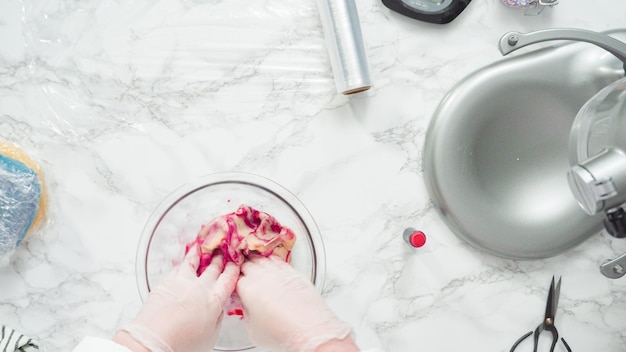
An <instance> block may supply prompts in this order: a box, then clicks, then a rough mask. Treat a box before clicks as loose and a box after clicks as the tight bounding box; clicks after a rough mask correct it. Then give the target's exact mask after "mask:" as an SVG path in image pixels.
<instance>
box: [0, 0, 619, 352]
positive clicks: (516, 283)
mask: <svg viewBox="0 0 626 352" xmlns="http://www.w3.org/2000/svg"><path fill="white" fill-rule="evenodd" d="M358 8H359V13H360V18H361V28H362V31H363V35H364V40H365V45H366V51H367V56H368V60H369V63H370V68H371V74H372V77H373V81H374V84H373V89H371V90H369V91H367V92H365V93H360V94H358V95H353V96H350V97H346V96H342V95H338V94H337V93H336V90H335V86H334V79H333V75H332V71H331V68H330V65H329V61H328V55H327V51H326V48H325V42H324V38H323V34H322V28H321V21H320V19H319V16H318V12H317V7H316V3H315V1H314V0H265V1H243V0H180V1H153V0H135V1H129V2H126V1H99V0H87V1H60V0H51V1H31V0H21V1H18V0H6V1H2V2H0V43H1V45H0V140H2V141H8V142H12V143H15V144H17V145H18V146H20V147H21V148H22V149H24V150H25V151H27V152H28V153H29V154H30V155H31V157H33V158H34V159H35V160H37V161H38V162H39V164H40V165H41V167H42V169H43V173H44V175H45V179H46V183H47V186H48V188H49V197H50V214H49V218H48V219H49V221H48V224H46V226H45V227H44V228H42V229H41V230H40V231H39V232H37V233H35V234H34V235H33V236H31V237H30V238H29V239H28V240H27V241H26V243H25V244H24V245H23V246H21V247H20V248H19V250H18V251H17V253H16V255H15V257H14V258H13V262H12V263H11V265H10V266H8V267H5V268H0V287H1V289H0V323H1V324H7V325H9V326H11V327H13V328H15V329H17V330H19V331H21V332H23V333H26V334H28V335H30V336H33V337H35V338H36V339H38V340H39V342H40V344H41V345H42V346H43V347H45V350H47V351H69V350H71V349H72V348H73V346H75V345H76V344H77V343H78V341H79V340H80V339H81V338H82V337H83V336H84V335H95V336H105V337H106V336H110V335H111V334H112V333H113V332H114V330H115V329H116V327H118V326H119V325H120V324H121V323H123V322H125V321H127V320H128V319H129V318H130V317H131V316H132V315H133V314H134V313H135V312H136V310H137V309H138V307H139V305H140V298H139V295H138V292H137V288H136V284H135V251H136V247H137V242H138V239H139V236H140V234H141V231H142V228H143V225H144V223H145V221H146V220H147V218H148V216H149V215H150V213H151V211H152V210H153V209H154V207H155V206H156V205H157V203H158V202H159V201H160V200H161V199H162V198H163V197H164V196H165V195H166V194H168V193H169V192H170V191H172V190H173V189H175V188H176V187H178V186H179V185H182V184H184V183H186V182H188V181H190V180H193V179H196V178H198V177H200V176H202V175H205V174H208V173H213V172H218V171H245V172H251V173H255V174H259V175H262V176H265V177H268V178H270V179H272V180H274V181H276V182H278V183H280V184H282V185H283V186H285V187H286V188H288V189H290V190H291V191H292V192H293V193H295V194H296V195H297V196H298V197H299V198H300V200H301V201H302V202H303V203H304V204H305V205H306V206H307V208H308V209H309V210H310V212H311V213H312V215H313V217H314V218H315V219H316V221H317V223H318V225H319V227H320V229H321V232H322V235H323V237H324V241H325V245H326V258H327V282H326V290H325V291H326V299H327V302H328V303H329V305H330V306H331V307H332V308H333V310H334V311H335V312H336V313H337V314H338V315H339V316H340V317H341V318H342V319H344V320H346V321H347V322H349V323H350V324H352V326H353V327H354V331H355V333H356V338H357V341H358V343H359V344H360V345H361V346H362V347H363V348H372V347H382V348H385V349H386V350H387V351H394V352H400V351H508V350H509V348H510V347H511V345H512V343H513V342H514V341H515V340H516V339H517V338H518V337H519V336H520V335H521V334H523V333H524V332H527V331H530V330H531V329H534V327H535V326H536V325H537V324H538V323H539V322H540V320H541V318H542V314H543V312H544V309H545V300H546V292H547V288H548V286H549V282H550V279H551V277H552V275H554V274H557V275H562V276H563V286H562V289H561V299H560V302H559V311H558V317H557V319H558V320H557V327H558V328H559V330H560V333H561V335H562V336H564V337H566V339H567V340H568V342H569V344H570V346H571V347H572V350H573V351H626V318H625V317H626V279H621V280H610V279H607V278H605V277H603V276H602V275H601V274H600V273H599V270H598V266H599V265H600V264H601V263H602V261H604V260H605V259H607V258H612V257H615V256H617V255H619V254H621V253H623V252H625V251H626V241H623V240H616V239H612V238H609V236H607V235H606V234H601V235H598V236H595V237H593V238H591V239H589V240H588V241H586V242H585V243H583V244H582V245H580V246H578V247H576V248H574V249H572V250H570V251H568V252H566V253H564V254H562V255H559V256H556V257H553V258H549V259H544V260H536V261H511V260H507V259H501V258H497V257H494V256H490V255H488V254H485V253H483V252H481V251H478V250H476V249H474V248H473V247H471V246H469V245H468V244H466V243H465V242H463V241H462V240H460V239H458V238H457V237H456V236H454V235H453V234H452V232H451V231H450V230H448V229H447V228H446V227H445V225H444V224H443V222H442V221H441V219H440V217H439V216H438V214H437V213H436V211H435V210H434V208H433V205H432V203H431V202H430V200H429V198H428V194H427V192H426V189H425V186H424V184H423V179H422V171H423V170H422V162H421V153H422V150H423V140H424V135H425V131H426V128H427V126H428V123H429V120H430V118H431V116H432V114H433V111H434V110H435V108H436V107H437V105H438V103H439V101H440V100H441V99H442V98H443V96H444V95H445V93H446V92H447V91H449V90H450V89H451V88H452V87H453V86H454V85H455V84H456V83H457V82H458V81H459V80H460V79H462V78H463V77H465V76H466V75H467V74H469V73H471V72H473V71H475V70H477V69H479V68H481V67H483V66H485V65H487V64H490V63H493V62H495V61H497V60H501V58H502V57H501V55H500V54H499V52H498V50H497V48H496V43H497V41H498V39H499V38H500V36H501V35H502V34H504V33H506V32H508V31H511V30H518V31H522V32H528V31H532V30H538V29H545V28H552V27H575V28H583V29H589V30H594V31H604V30H609V29H614V28H623V27H624V26H625V25H626V2H624V1H623V0H605V1H598V0H587V1H571V0H569V1H568V0H564V1H561V4H559V5H557V6H556V7H554V8H552V9H547V10H546V11H544V13H543V14H541V15H540V16H537V17H528V16H524V15H523V13H522V11H520V10H515V9H511V8H507V7H505V6H504V5H503V4H502V3H501V1H500V0H483V1H473V2H472V3H471V4H470V5H469V6H468V8H467V9H466V10H465V12H463V13H462V14H461V15H460V17H458V18H457V19H456V20H454V21H453V22H452V23H450V24H447V25H433V24H427V23H422V22H417V21H414V20H411V19H408V18H404V17H402V16H400V15H397V14H395V13H390V11H389V10H388V9H387V8H385V7H384V6H383V5H382V3H381V2H380V1H378V0H359V1H358ZM408 226H412V227H415V228H418V229H421V230H422V231H424V232H425V233H426V234H427V236H428V242H427V244H426V246H424V247H423V248H421V249H419V250H413V249H412V248H410V247H408V246H407V245H406V244H405V243H404V242H403V241H402V239H401V233H402V231H403V230H404V229H405V228H406V227H408ZM557 351H564V349H563V347H562V346H561V345H560V344H559V346H558V347H557Z"/></svg>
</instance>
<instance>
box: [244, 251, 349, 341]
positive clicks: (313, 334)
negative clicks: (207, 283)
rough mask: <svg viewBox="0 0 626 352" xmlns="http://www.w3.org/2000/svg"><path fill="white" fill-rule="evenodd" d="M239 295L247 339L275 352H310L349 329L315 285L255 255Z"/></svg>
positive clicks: (279, 263)
mask: <svg viewBox="0 0 626 352" xmlns="http://www.w3.org/2000/svg"><path fill="white" fill-rule="evenodd" d="M241 273H242V275H241V277H240V278H239V281H238V283H237V293H238V294H239V297H240V298H241V301H242V302H243V307H244V317H245V319H246V322H247V325H248V333H249V335H250V340H251V341H252V342H253V343H254V344H256V345H257V346H259V347H264V348H267V349H271V350H276V351H288V352H312V351H314V350H315V349H316V348H317V347H318V346H320V345H321V344H323V343H324V342H327V341H329V340H332V339H343V338H346V337H347V336H348V335H349V334H350V332H351V328H350V326H348V325H347V324H345V323H344V322H342V321H340V320H339V319H338V318H337V317H336V316H335V315H334V314H333V313H332V312H331V311H330V310H329V309H328V307H327V306H326V304H325V303H324V301H323V299H322V297H321V296H320V294H319V293H318V292H317V290H316V289H315V287H314V286H313V284H312V283H311V282H310V281H309V280H308V279H307V278H305V277H304V276H302V275H301V274H300V273H298V272H297V271H295V269H293V268H292V267H291V265H289V264H288V263H286V262H284V261H282V260H280V259H277V258H274V257H271V256H270V257H269V258H264V257H260V256H254V257H252V258H250V259H249V260H248V261H246V262H244V263H243V265H242V267H241Z"/></svg>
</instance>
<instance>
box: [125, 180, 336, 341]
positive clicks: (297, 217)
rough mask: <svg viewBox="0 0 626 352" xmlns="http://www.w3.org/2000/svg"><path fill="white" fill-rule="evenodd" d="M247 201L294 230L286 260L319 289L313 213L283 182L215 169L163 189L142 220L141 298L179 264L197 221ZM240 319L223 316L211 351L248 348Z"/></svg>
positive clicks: (320, 249)
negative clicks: (165, 191)
mask: <svg viewBox="0 0 626 352" xmlns="http://www.w3.org/2000/svg"><path fill="white" fill-rule="evenodd" d="M241 204H246V205H249V206H251V207H253V208H255V209H257V210H260V211H263V212H266V213H268V214H270V215H272V216H274V217H275V218H276V220H278V222H280V223H281V224H282V225H284V226H287V227H289V228H290V229H291V230H293V232H294V233H295V234H296V243H295V245H294V247H293V249H292V252H291V265H292V266H293V267H294V268H295V269H296V270H297V271H299V272H300V273H302V274H303V275H305V276H306V277H308V278H310V279H311V282H312V283H313V284H314V285H315V287H316V288H317V289H318V290H319V291H320V292H321V291H322V289H323V285H324V276H325V272H326V261H325V252H324V245H323V242H322V237H321V235H320V232H319V229H318V228H317V225H316V224H315V221H314V220H313V217H312V216H311V214H310V213H309V212H308V210H307V209H306V208H305V207H304V205H303V204H302V203H301V202H300V201H299V200H298V198H296V196H294V195H293V194H292V193H291V192H289V191H288V190H287V189H285V188H284V187H282V186H280V185H279V184H277V183H275V182H273V181H271V180H268V179H266V178H263V177H260V176H257V175H253V174H247V173H216V174H212V175H208V176H205V177H203V178H201V179H199V180H197V181H195V182H192V183H190V184H187V185H184V186H182V187H180V188H178V189H177V190H175V191H174V192H172V193H171V194H169V195H168V196H167V197H166V198H165V199H164V200H163V201H161V203H160V204H159V205H158V206H157V208H156V209H155V210H154V212H153V213H152V215H151V216H150V218H149V219H148V222H147V223H146V225H145V228H144V230H143V233H142V235H141V239H140V242H139V247H138V249H137V263H136V274H137V285H138V288H139V294H140V295H141V299H142V300H143V301H145V300H146V298H147V296H148V293H149V292H150V289H151V288H153V287H155V285H156V284H157V283H158V282H159V280H160V279H161V278H162V277H163V275H165V274H167V273H168V272H170V270H171V269H172V267H174V266H175V265H177V264H178V263H180V262H181V261H182V259H183V257H184V252H185V245H186V244H187V243H189V242H191V241H193V239H194V238H196V236H197V234H198V232H199V231H200V226H201V225H202V224H206V223H207V222H209V221H210V220H211V219H213V218H215V217H217V216H220V215H224V214H227V213H231V212H233V211H235V210H236V209H237V208H238V207H239V206H240V205H241ZM254 348H255V347H254V345H253V344H252V343H251V342H250V340H249V338H248V334H247V331H246V326H245V323H244V321H243V320H242V319H241V318H240V317H238V316H228V315H226V314H225V315H224V320H223V322H222V330H221V332H220V337H219V340H218V341H217V345H216V347H215V350H218V351H242V350H250V349H254Z"/></svg>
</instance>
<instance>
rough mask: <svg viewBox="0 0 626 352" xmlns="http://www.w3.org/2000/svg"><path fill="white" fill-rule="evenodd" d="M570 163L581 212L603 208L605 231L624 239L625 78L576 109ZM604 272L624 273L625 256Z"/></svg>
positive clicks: (570, 176) (610, 274)
mask: <svg viewBox="0 0 626 352" xmlns="http://www.w3.org/2000/svg"><path fill="white" fill-rule="evenodd" d="M570 164H571V169H570V171H569V172H568V175H567V176H568V181H569V185H570V189H571V190H572V193H573V194H574V197H575V198H576V200H577V201H578V203H579V204H580V206H581V207H582V208H583V210H584V211H585V212H586V213H587V214H589V215H595V214H599V213H601V212H604V213H605V215H606V218H605V220H604V227H605V229H606V231H607V232H608V233H609V234H610V235H612V236H614V237H619V238H623V237H626V211H624V206H625V205H626V78H622V79H620V80H618V81H616V82H614V83H612V84H610V85H608V86H607V87H605V88H604V89H602V90H601V91H600V92H598V94H596V95H595V96H594V97H593V98H591V99H590V100H589V101H588V102H587V103H586V104H585V105H584V106H583V107H582V108H581V109H580V111H579V112H578V115H577V116H576V119H575V121H574V125H573V127H572V130H571V134H570ZM600 270H601V272H602V273H603V274H604V275H605V276H607V277H610V278H619V277H622V276H624V274H626V254H624V255H622V256H621V257H619V258H616V259H613V260H608V261H607V262H605V263H604V264H603V265H602V266H601V268H600Z"/></svg>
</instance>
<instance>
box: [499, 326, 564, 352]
mask: <svg viewBox="0 0 626 352" xmlns="http://www.w3.org/2000/svg"><path fill="white" fill-rule="evenodd" d="M532 334H533V332H532V331H529V332H527V333H526V334H524V335H522V337H520V338H519V339H517V341H515V343H514V344H513V347H511V350H510V351H509V352H514V351H515V349H516V348H517V346H518V345H519V344H520V343H521V342H522V341H524V340H525V339H526V338H527V337H528V336H530V335H532ZM535 336H538V335H535ZM561 342H563V345H564V346H565V349H567V352H572V349H571V348H570V347H569V345H568V344H567V342H565V339H564V338H562V337H561ZM553 344H556V340H554V341H553ZM536 350H537V344H536V343H535V351H536ZM552 350H554V345H553V346H552V349H551V351H552Z"/></svg>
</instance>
